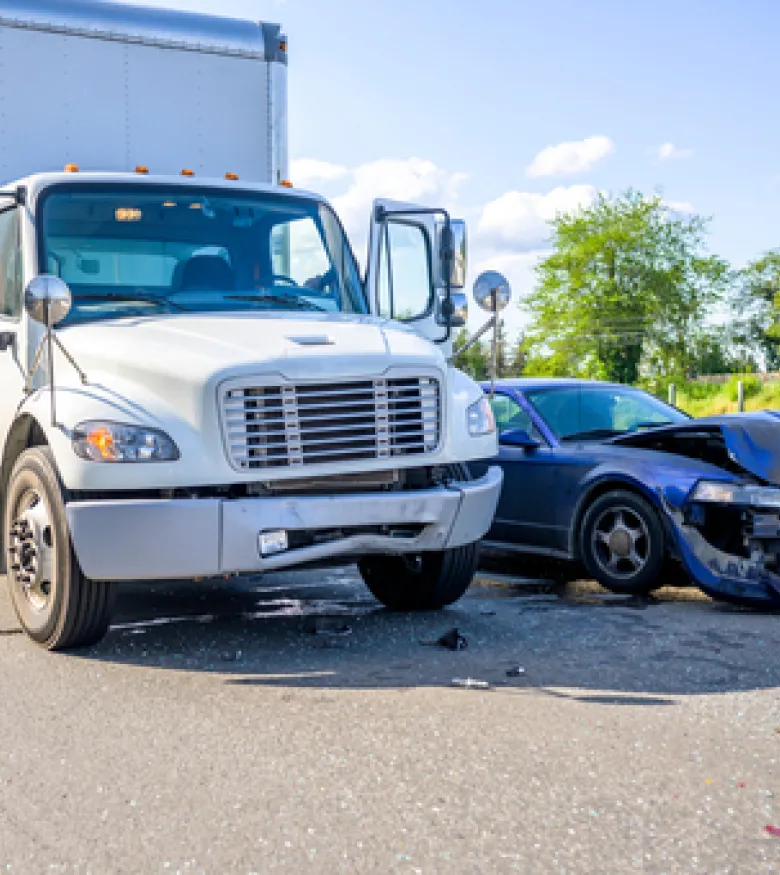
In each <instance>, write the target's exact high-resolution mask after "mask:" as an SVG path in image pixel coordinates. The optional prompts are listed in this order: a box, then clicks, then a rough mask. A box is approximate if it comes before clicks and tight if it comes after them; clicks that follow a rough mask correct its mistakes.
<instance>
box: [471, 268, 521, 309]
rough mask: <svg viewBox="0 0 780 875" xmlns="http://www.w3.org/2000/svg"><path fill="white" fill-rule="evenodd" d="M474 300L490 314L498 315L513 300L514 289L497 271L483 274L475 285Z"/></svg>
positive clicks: (487, 271)
mask: <svg viewBox="0 0 780 875" xmlns="http://www.w3.org/2000/svg"><path fill="white" fill-rule="evenodd" d="M474 300H476V302H477V304H479V306H480V307H481V308H482V309H483V310H486V311H487V312H488V313H493V314H494V315H497V314H498V313H500V312H501V311H502V310H505V309H506V308H507V307H508V306H509V303H510V302H511V300H512V287H511V286H510V285H509V283H508V282H507V279H506V277H505V276H504V275H503V274H500V273H498V271H495V270H486V271H485V272H484V273H481V274H480V275H479V276H478V277H477V279H476V282H475V283H474Z"/></svg>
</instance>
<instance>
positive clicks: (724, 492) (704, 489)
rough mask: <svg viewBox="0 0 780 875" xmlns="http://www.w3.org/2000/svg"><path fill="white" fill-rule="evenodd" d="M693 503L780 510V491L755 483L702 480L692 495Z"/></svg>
mask: <svg viewBox="0 0 780 875" xmlns="http://www.w3.org/2000/svg"><path fill="white" fill-rule="evenodd" d="M691 501H694V502H700V503H702V504H736V505H742V506H744V507H757V508H762V507H767V508H775V509H780V489H775V488H773V487H771V486H757V485H755V484H753V483H722V482H719V481H717V480H701V481H699V483H697V484H696V488H695V489H694V490H693V492H692V494H691Z"/></svg>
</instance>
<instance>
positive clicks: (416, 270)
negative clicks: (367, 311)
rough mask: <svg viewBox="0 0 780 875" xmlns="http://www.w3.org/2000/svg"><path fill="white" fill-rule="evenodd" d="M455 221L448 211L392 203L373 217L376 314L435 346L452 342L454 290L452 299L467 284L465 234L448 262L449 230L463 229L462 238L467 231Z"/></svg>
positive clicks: (370, 282) (378, 204)
mask: <svg viewBox="0 0 780 875" xmlns="http://www.w3.org/2000/svg"><path fill="white" fill-rule="evenodd" d="M449 221H450V220H449V217H448V216H447V214H446V213H445V212H444V211H443V210H437V209H430V208H427V207H421V206H419V205H417V204H408V203H400V202H398V201H389V200H377V201H375V202H374V211H373V215H372V217H371V237H370V243H369V260H368V269H367V272H366V288H367V291H368V296H369V301H370V303H371V312H372V313H374V314H375V315H378V316H382V317H384V318H386V319H394V320H397V321H399V322H404V323H406V324H408V325H410V326H412V327H413V328H414V329H415V331H417V333H418V334H421V335H422V336H423V337H426V338H427V339H428V340H431V341H433V342H434V343H448V342H449V341H450V336H449V333H448V330H447V318H446V312H445V308H446V306H447V297H448V295H447V292H448V286H449V290H450V293H452V291H453V290H454V289H459V288H461V287H462V286H463V285H464V284H465V233H463V234H461V233H455V234H453V235H452V236H451V238H450V239H451V241H452V250H453V252H452V256H451V258H450V259H449V260H448V259H447V258H446V257H443V255H444V251H443V250H444V249H445V248H446V247H445V246H444V245H443V240H444V239H445V234H444V229H445V227H447V226H449V227H451V228H452V227H455V226H457V230H458V232H459V231H460V228H461V226H462V223H453V224H452V225H450V224H449ZM453 265H454V266H453ZM459 274H464V275H463V276H462V280H459V279H458V278H457V277H458V276H459ZM453 279H454V282H453ZM460 297H462V296H460ZM459 324H462V322H461V323H459Z"/></svg>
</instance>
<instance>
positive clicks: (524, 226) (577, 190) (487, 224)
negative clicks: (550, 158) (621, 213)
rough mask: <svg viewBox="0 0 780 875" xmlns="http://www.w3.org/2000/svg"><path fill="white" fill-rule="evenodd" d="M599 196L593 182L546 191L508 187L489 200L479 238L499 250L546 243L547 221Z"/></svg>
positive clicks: (478, 232) (537, 247)
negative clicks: (519, 189) (494, 198)
mask: <svg viewBox="0 0 780 875" xmlns="http://www.w3.org/2000/svg"><path fill="white" fill-rule="evenodd" d="M595 197H596V189H595V188H594V187H593V186H592V185H572V186H568V187H564V186H558V187H557V188H554V189H553V190H552V191H550V192H548V193H547V194H534V193H530V192H524V191H508V192H507V193H506V194H503V195H501V197H499V198H496V200H494V201H490V203H488V204H486V205H485V207H484V209H483V210H482V216H481V218H480V220H479V224H478V226H477V236H478V239H479V240H480V241H481V242H482V243H483V245H489V246H490V247H491V248H493V249H496V250H503V251H506V250H512V251H514V252H529V251H531V250H534V249H539V248H541V247H543V246H544V245H545V243H546V242H547V239H548V237H549V233H550V229H549V227H548V223H549V222H550V220H552V219H554V218H555V217H556V215H558V214H559V213H569V212H572V211H573V210H575V209H577V208H578V207H581V206H584V205H586V204H589V203H591V202H592V201H593V199H594V198H595Z"/></svg>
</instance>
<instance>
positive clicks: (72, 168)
mask: <svg viewBox="0 0 780 875" xmlns="http://www.w3.org/2000/svg"><path fill="white" fill-rule="evenodd" d="M65 172H66V173H78V172H79V165H78V164H66V165H65Z"/></svg>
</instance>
